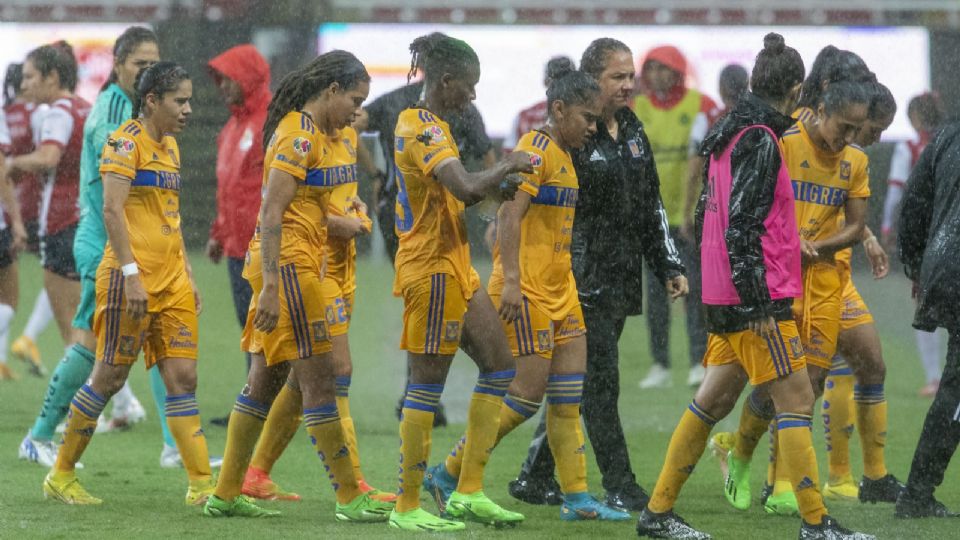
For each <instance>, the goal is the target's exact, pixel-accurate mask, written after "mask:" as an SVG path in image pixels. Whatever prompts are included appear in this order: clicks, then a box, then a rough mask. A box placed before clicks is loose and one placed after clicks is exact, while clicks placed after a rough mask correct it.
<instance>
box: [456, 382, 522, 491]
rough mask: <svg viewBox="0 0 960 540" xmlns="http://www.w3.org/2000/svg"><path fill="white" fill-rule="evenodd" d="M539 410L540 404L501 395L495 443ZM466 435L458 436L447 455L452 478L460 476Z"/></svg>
mask: <svg viewBox="0 0 960 540" xmlns="http://www.w3.org/2000/svg"><path fill="white" fill-rule="evenodd" d="M539 410H540V404H539V403H536V402H534V401H527V400H525V399H523V398H519V397H517V396H511V395H509V394H507V395H505V396H504V397H503V404H502V405H501V406H500V428H499V430H498V431H497V443H499V442H500V440H501V439H503V438H504V437H506V436H507V434H508V433H510V432H511V431H513V430H514V429H516V428H517V426H519V425H520V424H522V423H524V422H526V421H527V419H529V418H530V417H531V416H533V415H535V414H537V411H539ZM466 442H467V438H466V436H464V437H460V440H459V441H457V444H456V445H455V446H454V447H453V451H452V452H450V455H448V456H447V460H446V462H445V466H446V469H447V474H449V475H450V476H452V477H453V478H459V477H460V467H461V465H462V464H463V446H464V445H465V444H466Z"/></svg>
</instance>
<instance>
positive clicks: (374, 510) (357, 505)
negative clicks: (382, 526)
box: [334, 493, 394, 523]
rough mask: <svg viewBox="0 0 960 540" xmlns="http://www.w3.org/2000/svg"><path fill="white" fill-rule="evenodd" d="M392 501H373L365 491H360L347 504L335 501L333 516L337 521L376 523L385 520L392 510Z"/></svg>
mask: <svg viewBox="0 0 960 540" xmlns="http://www.w3.org/2000/svg"><path fill="white" fill-rule="evenodd" d="M393 506H394V505H393V503H385V502H380V501H375V500H373V499H371V498H370V496H369V495H367V494H366V493H361V494H360V495H357V496H356V497H354V498H353V500H352V501H350V502H348V503H347V504H340V503H337V509H336V513H335V514H334V516H335V517H336V518H337V521H353V522H355V523H377V522H382V521H387V519H389V518H390V512H392V511H393Z"/></svg>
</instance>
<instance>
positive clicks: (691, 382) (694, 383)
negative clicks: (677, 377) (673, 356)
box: [687, 365, 707, 388]
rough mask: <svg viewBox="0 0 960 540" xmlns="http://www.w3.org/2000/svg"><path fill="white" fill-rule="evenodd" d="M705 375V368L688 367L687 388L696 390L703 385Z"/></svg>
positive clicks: (698, 366)
mask: <svg viewBox="0 0 960 540" xmlns="http://www.w3.org/2000/svg"><path fill="white" fill-rule="evenodd" d="M706 374H707V370H706V368H704V367H703V366H701V365H696V366H690V373H688V374H687V386H690V387H693V388H697V387H699V386H700V384H701V383H703V377H704V376H705V375H706Z"/></svg>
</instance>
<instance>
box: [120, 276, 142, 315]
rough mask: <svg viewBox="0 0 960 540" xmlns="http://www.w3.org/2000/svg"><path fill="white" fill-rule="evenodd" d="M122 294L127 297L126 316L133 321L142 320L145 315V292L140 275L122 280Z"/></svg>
mask: <svg viewBox="0 0 960 540" xmlns="http://www.w3.org/2000/svg"><path fill="white" fill-rule="evenodd" d="M123 294H124V295H125V296H126V297H127V306H126V312H127V315H128V316H129V317H130V318H131V319H133V320H135V321H139V320H140V319H142V318H143V316H144V315H146V314H147V291H146V290H144V288H143V283H142V282H141V281H140V274H134V275H132V276H125V277H124V278H123Z"/></svg>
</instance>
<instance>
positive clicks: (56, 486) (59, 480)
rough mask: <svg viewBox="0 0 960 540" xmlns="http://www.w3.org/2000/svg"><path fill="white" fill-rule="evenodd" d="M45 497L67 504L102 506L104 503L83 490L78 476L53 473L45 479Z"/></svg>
mask: <svg viewBox="0 0 960 540" xmlns="http://www.w3.org/2000/svg"><path fill="white" fill-rule="evenodd" d="M43 497H44V498H46V499H53V500H56V501H60V502H62V503H66V504H101V503H102V502H103V501H102V500H100V499H98V498H96V497H94V496H93V495H91V494H89V493H87V490H85V489H83V486H81V485H80V481H79V480H77V475H76V474H74V473H54V472H53V471H50V472H49V473H48V474H47V477H46V478H44V479H43Z"/></svg>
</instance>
